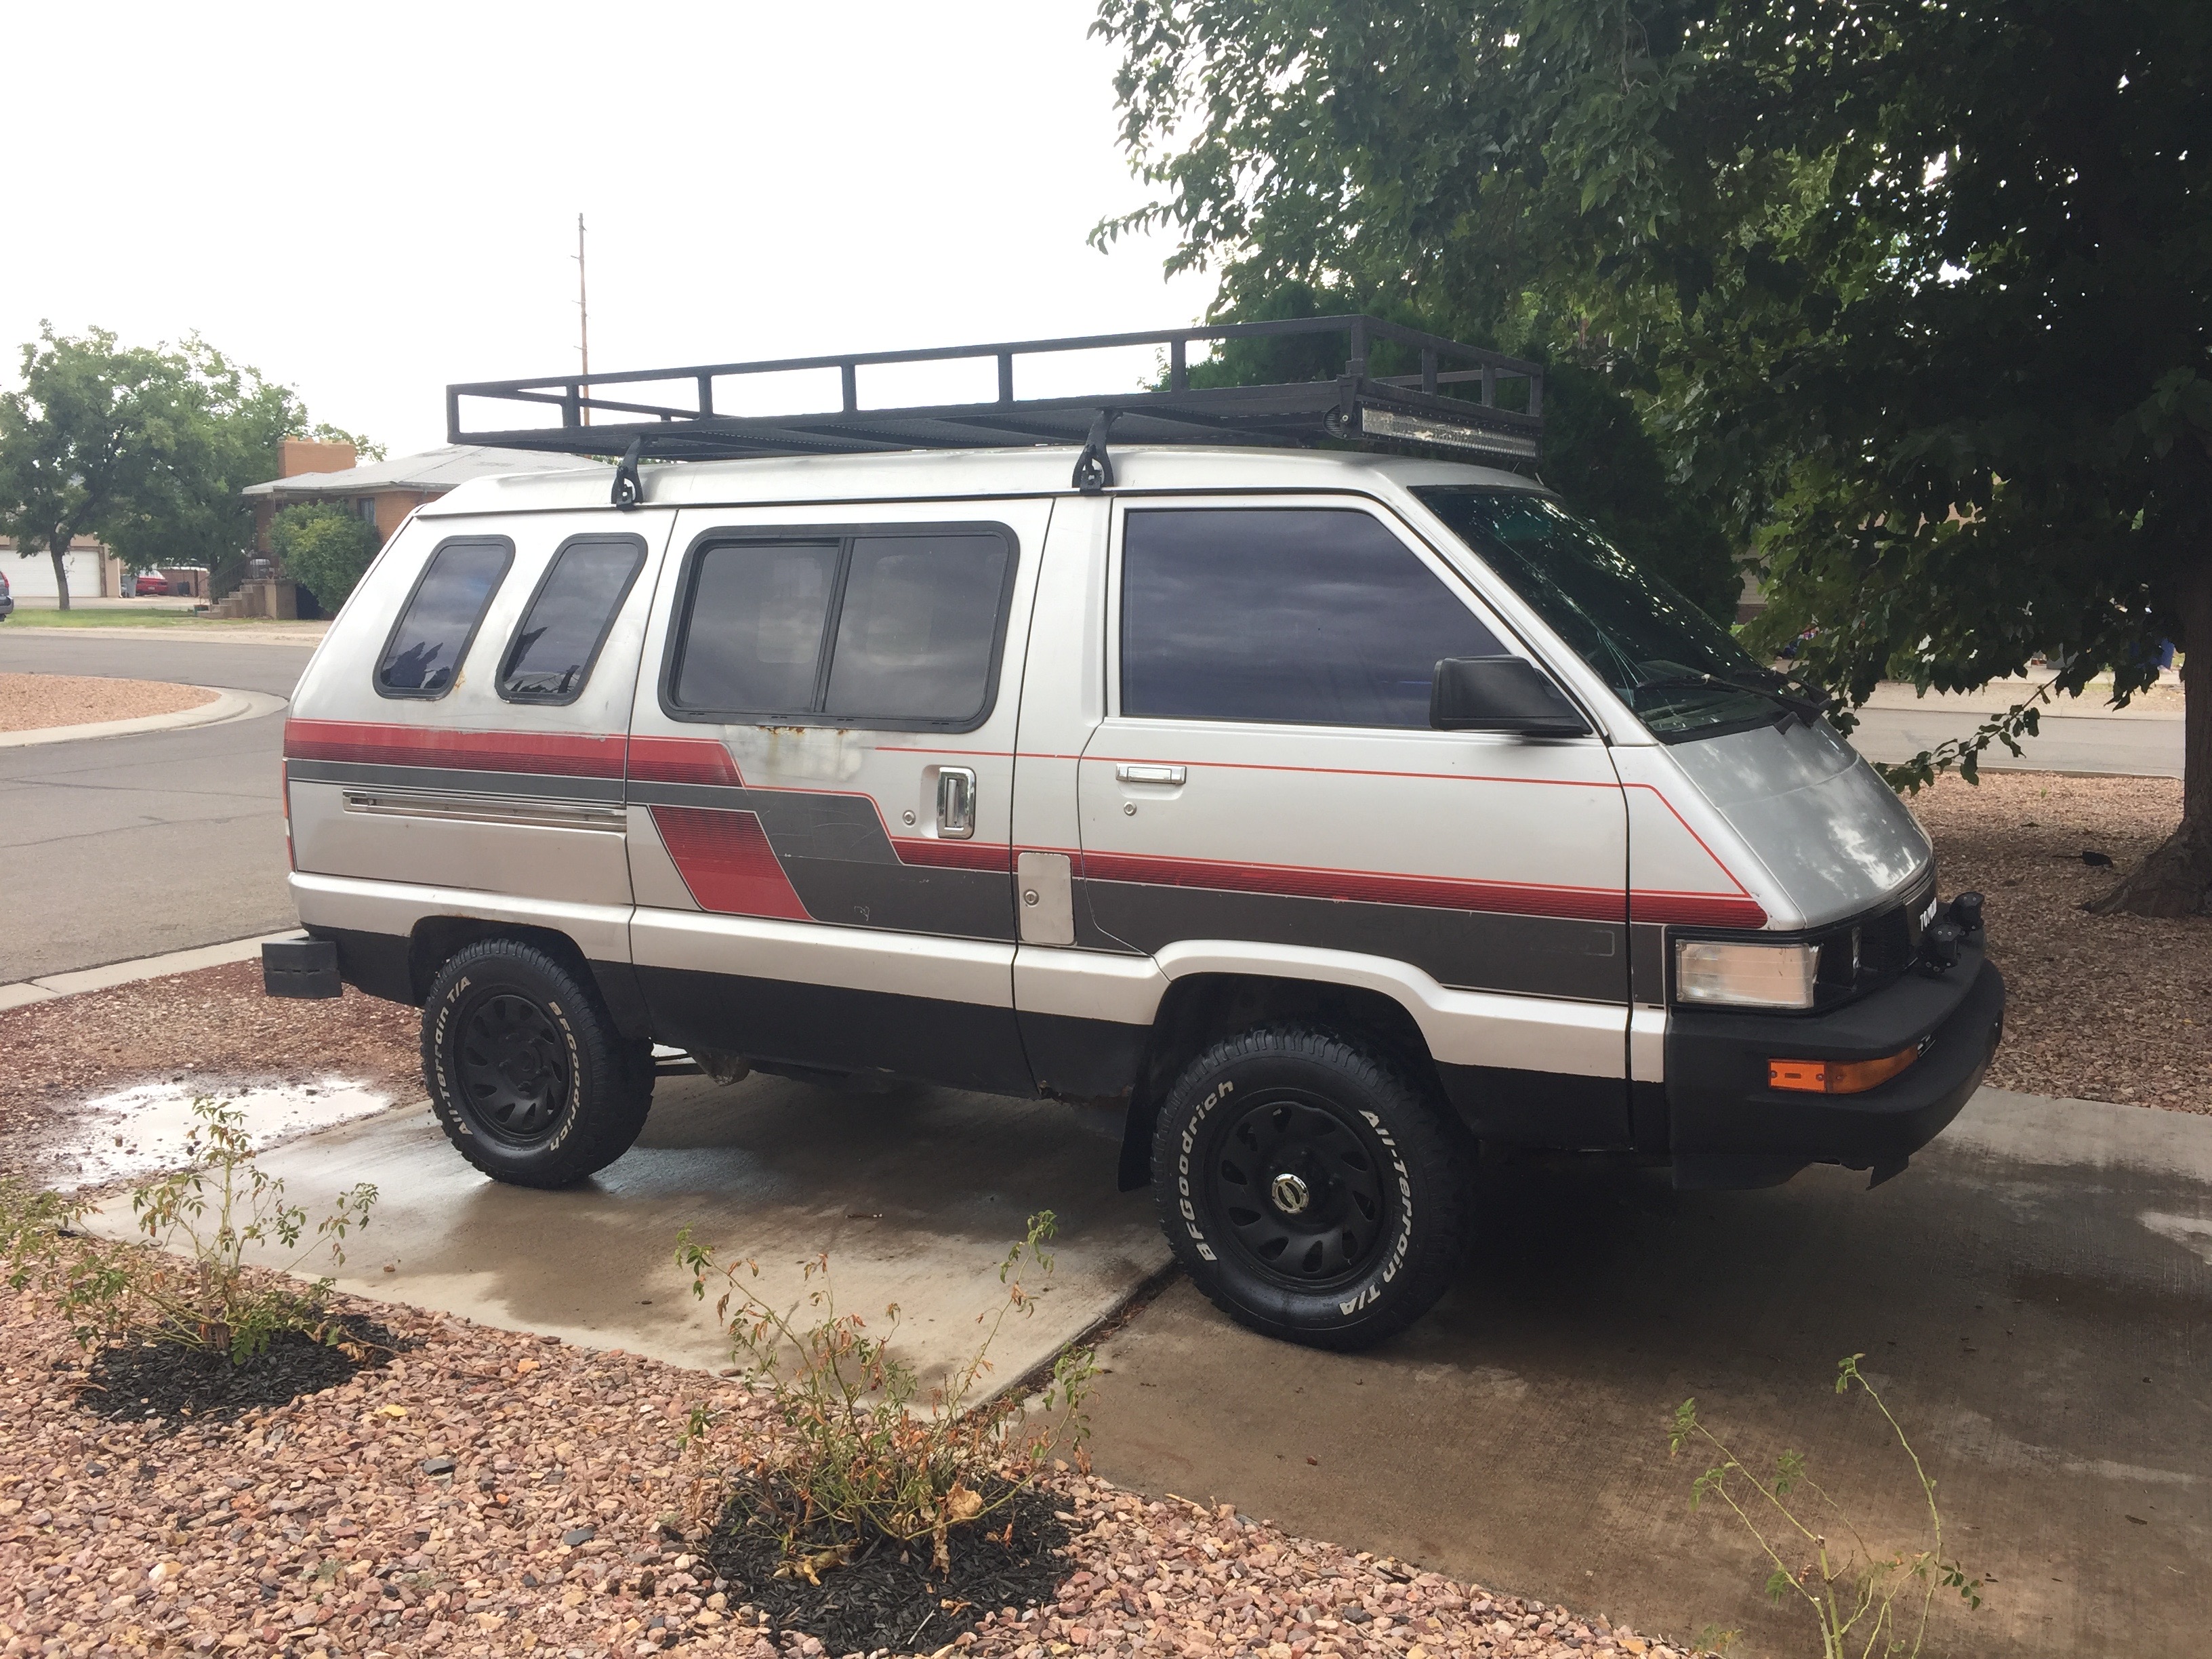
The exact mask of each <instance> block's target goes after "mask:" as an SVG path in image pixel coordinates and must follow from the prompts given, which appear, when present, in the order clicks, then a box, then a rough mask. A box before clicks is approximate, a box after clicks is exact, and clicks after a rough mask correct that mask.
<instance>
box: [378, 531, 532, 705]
mask: <svg viewBox="0 0 2212 1659" xmlns="http://www.w3.org/2000/svg"><path fill="white" fill-rule="evenodd" d="M513 562H514V544H513V542H511V541H509V540H507V538H506V537H504V536H457V537H454V538H453V539H452V540H450V541H445V542H441V543H439V544H438V546H437V548H436V550H435V551H434V552H432V554H431V555H430V557H429V561H428V563H426V564H425V565H424V566H423V567H422V575H421V576H419V577H418V578H416V582H415V587H414V591H413V592H410V593H409V594H408V596H407V603H406V604H405V605H402V606H401V607H400V608H399V620H398V622H396V623H393V624H392V635H391V637H390V638H389V639H387V640H386V641H385V643H384V654H383V655H382V656H380V657H379V658H378V659H377V661H376V676H375V680H376V690H377V694H378V695H379V696H386V697H422V698H426V699H427V698H437V697H442V696H445V695H446V693H447V692H448V691H450V690H453V683H454V681H455V680H456V679H458V678H459V675H460V671H461V665H462V664H463V663H464V662H465V660H466V659H467V658H468V654H469V647H470V645H471V643H472V642H473V641H475V639H476V636H477V629H479V628H481V627H482V626H483V619H484V612H485V611H487V610H489V608H490V606H491V600H492V595H493V594H495V593H496V592H499V585H500V583H501V581H502V580H505V579H506V576H507V567H508V566H509V565H511V564H513Z"/></svg>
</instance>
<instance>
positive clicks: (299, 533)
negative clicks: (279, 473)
mask: <svg viewBox="0 0 2212 1659" xmlns="http://www.w3.org/2000/svg"><path fill="white" fill-rule="evenodd" d="M382 545H383V542H382V541H381V540H380V538H379V537H378V536H377V533H376V526H374V525H373V524H371V523H369V522H368V520H366V519H363V518H361V517H359V516H357V515H356V513H353V512H352V511H351V509H349V508H347V507H341V506H339V505H338V504H337V502H335V501H311V502H308V503H307V504H306V505H304V506H301V507H286V508H284V509H283V511H282V512H281V513H277V515H276V517H275V518H274V519H273V520H270V525H269V550H270V552H272V553H274V554H275V555H276V556H277V558H278V559H280V560H282V561H283V566H284V574H286V575H288V576H289V577H290V578H291V579H292V580H294V581H295V582H297V583H299V584H300V586H302V587H304V588H306V589H307V591H308V592H310V593H313V595H314V596H315V603H316V604H317V605H319V606H321V607H322V609H323V611H324V612H325V614H326V615H329V616H336V615H337V609H338V607H339V606H340V605H343V604H344V603H345V601H346V595H347V594H349V593H350V592H353V590H354V585H355V584H356V583H357V582H358V581H360V580H361V579H362V573H363V572H365V571H366V570H368V562H369V561H370V560H371V559H374V557H375V556H376V550H377V549H378V548H380V547H381V546H382Z"/></svg>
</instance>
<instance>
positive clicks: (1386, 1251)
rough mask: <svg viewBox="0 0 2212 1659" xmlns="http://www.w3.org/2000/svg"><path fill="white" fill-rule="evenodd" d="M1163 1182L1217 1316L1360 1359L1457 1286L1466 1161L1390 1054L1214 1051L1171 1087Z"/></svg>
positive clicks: (1464, 1138)
mask: <svg viewBox="0 0 2212 1659" xmlns="http://www.w3.org/2000/svg"><path fill="white" fill-rule="evenodd" d="M1152 1183H1153V1194H1154V1197H1155V1200H1156V1201H1157V1202H1158V1206H1159V1210H1160V1221H1161V1225H1162V1226H1163V1227H1164V1230H1165V1231H1166V1233H1167V1236H1168V1240H1169V1242H1170V1243H1171V1244H1172V1245H1173V1246H1174V1247H1175V1250H1176V1255H1177V1256H1178V1257H1179V1258H1180V1259H1181V1260H1182V1265H1183V1267H1185V1269H1186V1270H1188V1273H1190V1276H1191V1278H1192V1279H1193V1280H1194V1282H1195V1283H1196V1284H1197V1285H1198V1286H1199V1288H1200V1289H1201V1290H1202V1291H1205V1292H1206V1295H1207V1296H1208V1297H1210V1298H1212V1302H1213V1303H1214V1305H1215V1306H1217V1307H1218V1308H1220V1309H1221V1310H1222V1311H1224V1312H1225V1313H1227V1314H1229V1315H1230V1316H1231V1317H1233V1318H1235V1319H1237V1320H1239V1321H1241V1322H1243V1323H1244V1324H1247V1325H1249V1326H1251V1327H1252V1328H1254V1329H1255V1330H1259V1331H1263V1332H1266V1333H1267V1334H1268V1335H1271V1336H1279V1337H1283V1338H1286V1339H1288V1340H1291V1341H1295V1342H1304V1343H1307V1344H1310V1345H1312V1346H1319V1347H1330V1348H1358V1347H1364V1346H1368V1345H1369V1344H1370V1343H1374V1342H1378V1341H1380V1340H1383V1338H1384V1337H1387V1336H1389V1335H1391V1334H1394V1333H1395V1332H1396V1331H1399V1330H1401V1329H1403V1328H1405V1327H1406V1326H1407V1325H1408V1324H1410V1323H1411V1322H1413V1320H1415V1319H1417V1318H1419V1316H1421V1315H1422V1314H1423V1313H1425V1312H1426V1311H1427V1310H1429V1308H1430V1307H1431V1306H1432V1305H1434V1304H1435V1302H1436V1300H1437V1297H1440V1296H1442V1295H1443V1292H1444V1291H1445V1290H1446V1289H1447V1288H1448V1287H1449V1285H1450V1282H1451V1279H1452V1276H1453V1274H1454V1273H1455V1272H1456V1271H1457V1269H1458V1267H1459V1264H1460V1261H1461V1260H1462V1257H1463V1256H1464V1255H1465V1252H1466V1245H1467V1240H1468V1231H1469V1226H1470V1222H1471V1214H1470V1211H1471V1198H1472V1149H1471V1146H1470V1143H1469V1140H1468V1135H1467V1133H1466V1132H1465V1130H1464V1129H1463V1128H1462V1127H1461V1125H1460V1124H1459V1123H1458V1121H1457V1120H1456V1119H1455V1118H1454V1117H1453V1116H1452V1115H1451V1112H1450V1109H1449V1107H1448V1106H1447V1105H1446V1104H1445V1103H1443V1100H1442V1099H1440V1098H1439V1097H1438V1096H1437V1091H1436V1090H1435V1088H1434V1087H1433V1085H1427V1086H1425V1085H1424V1084H1423V1083H1422V1082H1421V1081H1420V1080H1419V1079H1416V1078H1415V1077H1413V1075H1411V1074H1410V1073H1409V1072H1408V1071H1407V1069H1405V1068H1403V1067H1401V1066H1398V1065H1397V1064H1395V1063H1394V1062H1393V1061H1392V1060H1389V1059H1387V1058H1386V1057H1384V1055H1383V1054H1382V1053H1381V1052H1380V1051H1379V1050H1376V1051H1370V1050H1369V1049H1367V1048H1365V1047H1364V1046H1362V1045H1359V1044H1357V1043H1355V1042H1350V1041H1346V1040H1345V1039H1342V1038H1340V1037H1337V1036H1334V1035H1331V1034H1329V1033H1328V1032H1324V1031H1319V1030H1310V1029H1307V1028H1304V1027H1300V1026H1283V1025H1276V1026H1266V1027H1262V1028H1261V1029H1260V1030H1253V1031H1247V1032H1245V1033H1243V1035H1241V1036H1235V1037H1231V1038H1229V1039H1227V1040H1226V1041H1225V1042H1219V1043H1217V1044H1215V1045H1214V1046H1213V1047H1212V1048H1209V1049H1208V1050H1207V1051H1206V1053H1204V1054H1200V1056H1199V1057H1198V1058H1197V1059H1196V1060H1193V1061H1192V1062H1191V1064H1190V1065H1189V1066H1188V1067H1187V1068H1186V1069H1185V1070H1184V1072H1183V1073H1182V1076H1181V1077H1180V1078H1178V1079H1176V1082H1175V1084H1174V1085H1173V1086H1172V1087H1171V1088H1170V1090H1169V1091H1168V1095H1167V1098H1166V1099H1165V1101H1164V1102H1163V1103H1162V1105H1161V1109H1160V1115H1159V1121H1158V1127H1157V1128H1156V1130H1155V1133H1154V1139H1153V1145H1152Z"/></svg>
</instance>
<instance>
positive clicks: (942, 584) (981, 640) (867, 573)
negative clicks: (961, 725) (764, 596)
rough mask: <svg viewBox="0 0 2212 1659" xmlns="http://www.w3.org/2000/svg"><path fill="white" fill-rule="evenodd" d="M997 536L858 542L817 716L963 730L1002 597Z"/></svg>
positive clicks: (976, 701)
mask: <svg viewBox="0 0 2212 1659" xmlns="http://www.w3.org/2000/svg"><path fill="white" fill-rule="evenodd" d="M1005 590H1006V543H1005V542H1004V541H1003V540H1001V539H1000V538H999V537H996V536H860V537H856V538H854V542H853V550H852V554H851V558H850V562H849V564H848V568H847V574H846V577H845V595H844V600H843V603H842V605H841V606H840V607H839V609H838V612H837V644H836V650H835V651H834V652H833V653H831V656H830V659H829V698H828V701H827V702H825V703H824V705H823V713H824V714H832V715H848V716H853V717H854V718H863V717H869V716H874V717H883V718H890V719H895V720H970V719H973V718H974V717H975V715H977V714H981V712H982V708H983V705H984V703H985V702H986V701H987V696H988V694H989V690H990V685H989V681H990V673H991V648H992V646H993V644H994V642H995V641H996V640H997V638H998V634H999V599H1000V594H1001V593H1003V592H1005Z"/></svg>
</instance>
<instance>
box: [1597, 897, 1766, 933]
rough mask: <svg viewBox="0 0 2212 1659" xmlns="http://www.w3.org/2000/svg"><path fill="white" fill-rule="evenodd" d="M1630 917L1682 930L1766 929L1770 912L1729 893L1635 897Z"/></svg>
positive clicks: (1629, 908) (1630, 905) (1630, 908)
mask: <svg viewBox="0 0 2212 1659" xmlns="http://www.w3.org/2000/svg"><path fill="white" fill-rule="evenodd" d="M1628 914H1629V916H1630V918H1631V919H1632V921H1671V922H1673V923H1674V924H1675V925H1676V926H1677V927H1765V926H1766V909H1765V906H1763V905H1761V904H1760V903H1759V901H1758V900H1757V899H1754V898H1736V897H1734V896H1731V895H1729V894H1727V893H1632V894H1631V895H1630V896H1629V901H1628Z"/></svg>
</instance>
